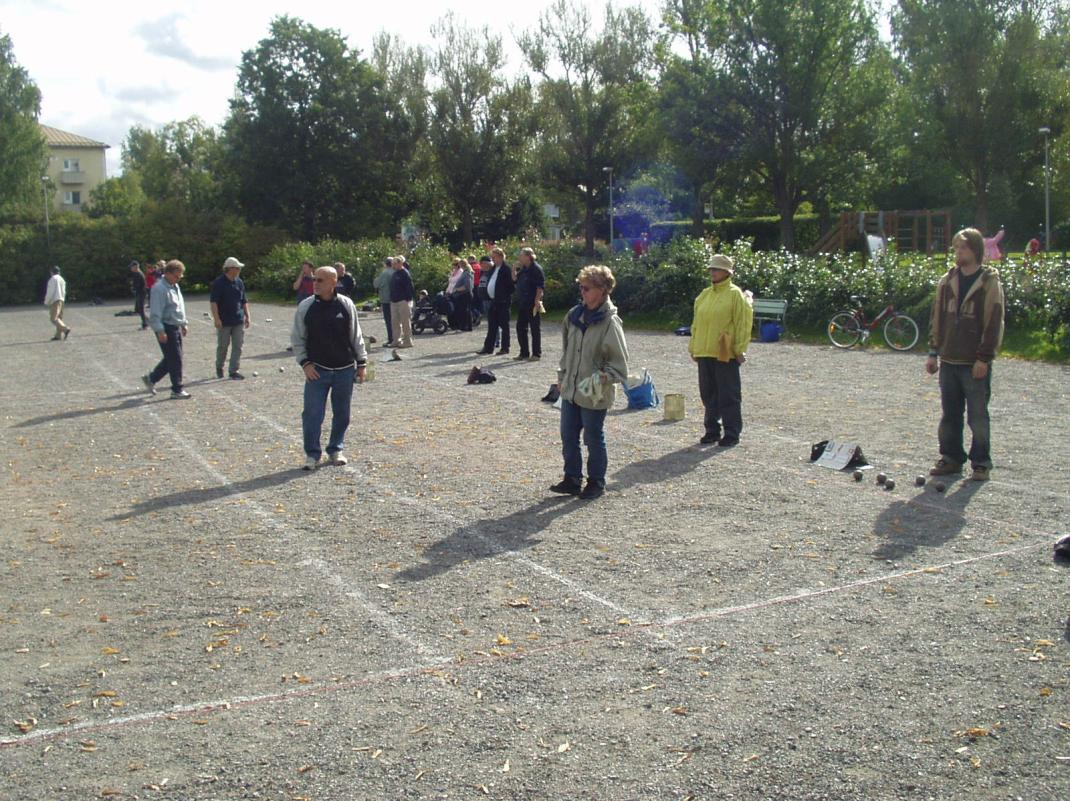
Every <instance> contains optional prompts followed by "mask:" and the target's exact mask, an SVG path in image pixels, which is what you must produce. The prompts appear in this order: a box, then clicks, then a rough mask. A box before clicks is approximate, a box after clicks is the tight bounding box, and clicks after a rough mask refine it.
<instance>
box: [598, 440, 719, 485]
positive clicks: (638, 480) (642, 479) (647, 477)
mask: <svg viewBox="0 0 1070 801" xmlns="http://www.w3.org/2000/svg"><path fill="white" fill-rule="evenodd" d="M728 450H730V449H729V448H718V447H701V446H698V445H687V446H685V447H683V448H679V449H677V450H675V451H669V452H668V453H666V454H664V455H662V456H658V457H656V458H654V459H643V460H642V461H639V462H631V463H630V464H627V465H625V466H624V467H622V468H621V469H620V470H618V471H617V472H616V473H614V474H613V483H612V484H610V485H609V488H610V489H613V490H623V489H628V488H629V487H634V486H636V485H637V484H660V483H662V482H663V481H672V480H673V479H676V478H680V476H684V475H687V474H688V473H690V472H691V471H692V470H694V469H695V468H696V467H698V466H699V465H700V464H702V463H703V462H704V461H706V460H707V459H711V458H713V457H714V456H717V455H719V454H722V453H726V452H727V451H728Z"/></svg>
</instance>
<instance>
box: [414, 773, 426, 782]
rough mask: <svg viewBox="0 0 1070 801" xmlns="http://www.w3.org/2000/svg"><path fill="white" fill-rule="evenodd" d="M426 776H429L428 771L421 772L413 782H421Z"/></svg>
mask: <svg viewBox="0 0 1070 801" xmlns="http://www.w3.org/2000/svg"><path fill="white" fill-rule="evenodd" d="M426 775H427V771H426V770H421V771H420V772H419V773H417V774H416V775H415V776H413V777H412V778H413V781H417V782H418V781H420V779H422V778H423V777H424V776H426Z"/></svg>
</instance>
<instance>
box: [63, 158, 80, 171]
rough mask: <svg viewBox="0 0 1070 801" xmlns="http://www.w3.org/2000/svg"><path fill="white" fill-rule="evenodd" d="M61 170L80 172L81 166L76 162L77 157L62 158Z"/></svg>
mask: <svg viewBox="0 0 1070 801" xmlns="http://www.w3.org/2000/svg"><path fill="white" fill-rule="evenodd" d="M63 171H64V172H80V171H81V167H80V165H79V164H78V159H63Z"/></svg>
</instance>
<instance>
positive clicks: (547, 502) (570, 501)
mask: <svg viewBox="0 0 1070 801" xmlns="http://www.w3.org/2000/svg"><path fill="white" fill-rule="evenodd" d="M584 503H585V502H584V501H580V500H577V499H575V498H572V497H568V496H561V497H554V498H544V499H542V500H541V501H539V502H538V503H534V504H532V505H531V506H528V507H526V508H524V509H521V510H519V511H517V512H513V513H512V514H510V515H506V516H505V517H496V518H495V517H492V518H484V519H483V520H477V521H475V522H474V523H469V524H468V525H464V526H460V527H458V528H457V529H455V530H454V531H453V533H452V534H450V535H449V536H448V537H446V538H444V539H441V540H439V541H438V542H436V543H434V544H433V545H431V547H429V548H428V549H427V550H425V551H424V554H423V555H424V561H423V562H422V563H421V564H418V565H414V566H412V567H409V568H406V569H405V570H403V571H401V572H400V573H398V578H400V579H401V580H402V581H423V580H424V579H428V578H432V577H433V576H438V575H441V574H443V573H446V572H448V571H450V570H452V569H453V568H454V567H456V566H457V565H459V564H462V563H464V562H473V561H476V560H478V559H489V558H491V557H494V556H497V555H498V554H501V553H507V552H511V553H515V552H517V551H521V550H524V549H526V548H531V547H532V546H534V545H537V544H538V543H539V540H538V539H536V535H538V534H539V533H541V532H542V531H545V530H546V528H547V527H548V526H549V525H550V524H551V523H552V522H553V521H554V520H556V519H557V518H558V517H562V516H563V515H566V514H568V513H570V512H573V511H575V510H576V509H577V508H579V505H580V504H584Z"/></svg>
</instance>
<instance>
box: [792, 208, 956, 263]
mask: <svg viewBox="0 0 1070 801" xmlns="http://www.w3.org/2000/svg"><path fill="white" fill-rule="evenodd" d="M953 233H954V232H953V231H952V230H951V212H949V211H932V210H928V209H926V210H922V211H845V212H843V213H842V214H840V219H839V222H838V223H837V224H836V225H834V226H832V228H831V229H829V230H828V231H827V232H826V233H825V234H824V236H822V237H821V238H820V239H819V240H818V241H817V244H816V245H814V247H813V250H812V252H814V253H835V252H837V251H844V250H863V251H865V250H866V237H867V236H878V237H882V238H883V239H884V241H885V242H887V243H889V244H892V243H894V244H895V247H896V250H898V251H899V252H900V253H903V252H906V251H920V252H923V253H937V252H946V251H947V249H948V248H949V247H951V236H952V234H953Z"/></svg>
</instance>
